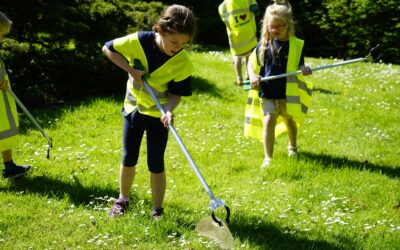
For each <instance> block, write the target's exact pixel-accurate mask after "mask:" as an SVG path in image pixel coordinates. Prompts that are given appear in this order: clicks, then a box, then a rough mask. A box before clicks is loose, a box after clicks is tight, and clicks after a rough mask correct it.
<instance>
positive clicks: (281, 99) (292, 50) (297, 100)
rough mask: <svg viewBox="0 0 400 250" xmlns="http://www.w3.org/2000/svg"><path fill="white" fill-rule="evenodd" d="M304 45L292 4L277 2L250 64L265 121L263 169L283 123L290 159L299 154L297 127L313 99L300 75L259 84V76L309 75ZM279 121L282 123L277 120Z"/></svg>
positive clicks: (268, 14) (268, 12) (269, 10)
mask: <svg viewBox="0 0 400 250" xmlns="http://www.w3.org/2000/svg"><path fill="white" fill-rule="evenodd" d="M303 44H304V41H303V40H300V39H298V38H297V37H295V27H294V20H293V14H292V8H291V6H290V3H289V2H287V1H285V0H283V1H282V0H281V1H274V2H273V3H272V4H271V5H269V6H268V7H267V9H266V12H265V15H264V19H263V24H262V31H261V39H260V42H259V43H258V44H257V46H256V49H255V50H254V51H253V53H252V55H251V58H250V60H249V63H248V72H249V77H250V83H251V86H252V88H254V89H258V90H259V98H260V102H261V109H262V112H263V115H264V118H263V135H262V138H263V144H264V155H265V158H264V160H263V163H262V165H261V167H262V168H264V167H267V166H268V165H269V164H270V162H271V160H272V154H273V150H274V143H275V134H276V133H275V127H276V125H277V124H278V123H280V121H282V122H283V123H284V125H285V126H286V129H287V132H288V137H289V146H288V154H289V156H295V155H296V154H297V127H298V126H299V123H300V122H302V120H303V119H304V115H305V112H306V111H307V108H308V105H306V104H305V103H304V102H302V101H303V99H307V98H303V97H306V96H307V95H311V88H312V86H311V85H310V84H308V83H306V82H305V81H304V79H303V77H302V76H301V75H297V76H291V77H286V78H279V79H275V80H270V81H265V82H260V81H259V80H260V76H262V77H266V76H272V75H278V74H284V73H286V72H292V71H297V70H298V69H299V68H300V69H301V71H302V73H303V75H310V74H311V73H312V72H311V69H310V68H309V67H306V66H304V56H303V53H302V49H303ZM278 118H280V119H281V120H278Z"/></svg>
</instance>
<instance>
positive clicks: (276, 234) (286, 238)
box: [229, 217, 354, 250]
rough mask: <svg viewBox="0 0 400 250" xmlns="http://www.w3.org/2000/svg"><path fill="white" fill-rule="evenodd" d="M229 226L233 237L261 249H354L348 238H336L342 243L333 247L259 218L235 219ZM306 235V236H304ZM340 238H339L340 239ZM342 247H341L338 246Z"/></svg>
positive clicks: (320, 240) (330, 244)
mask: <svg viewBox="0 0 400 250" xmlns="http://www.w3.org/2000/svg"><path fill="white" fill-rule="evenodd" d="M235 218H237V217H233V221H232V222H231V223H230V224H229V228H230V230H231V233H232V235H233V236H234V237H235V238H239V239H240V241H241V242H249V243H250V244H251V245H254V246H257V247H259V248H260V249H285V250H286V249H296V250H297V249H324V250H325V249H332V250H336V249H352V248H353V247H354V246H353V242H352V241H351V240H350V239H347V238H340V236H337V235H336V236H335V237H336V240H337V241H338V242H340V243H338V244H337V245H333V244H332V243H330V242H327V241H324V240H322V239H318V240H313V239H307V238H306V237H305V235H306V233H301V232H297V231H296V232H294V233H293V234H292V233H290V232H291V231H292V230H291V229H290V228H286V229H285V228H280V227H277V226H276V225H274V224H272V223H268V222H265V220H262V222H261V223H260V222H259V221H260V219H261V218H258V217H250V218H249V217H247V218H245V220H244V221H242V220H240V218H239V220H237V219H235ZM303 235H304V236H303ZM338 237H339V238H338ZM338 245H340V247H339V246H338Z"/></svg>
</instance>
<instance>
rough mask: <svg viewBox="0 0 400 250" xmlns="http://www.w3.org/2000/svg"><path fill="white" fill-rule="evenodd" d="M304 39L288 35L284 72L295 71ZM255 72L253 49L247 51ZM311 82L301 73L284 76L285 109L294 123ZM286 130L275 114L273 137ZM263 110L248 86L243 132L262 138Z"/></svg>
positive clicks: (304, 104)
mask: <svg viewBox="0 0 400 250" xmlns="http://www.w3.org/2000/svg"><path fill="white" fill-rule="evenodd" d="M303 45H304V41H303V40H300V39H298V38H296V37H294V36H291V37H290V38H289V58H288V63H287V68H286V72H293V71H297V70H298V67H299V62H300V57H301V51H302V49H303ZM249 60H251V62H252V64H253V67H254V72H256V73H257V74H260V70H261V66H260V65H259V64H258V60H257V53H256V49H254V50H253V52H252V54H251V55H250V58H249ZM312 88H313V85H312V84H311V83H310V82H306V81H305V80H304V77H303V76H302V75H301V74H298V75H293V76H288V77H286V109H287V113H288V114H289V115H291V116H292V117H293V120H294V121H295V122H296V124H297V127H300V125H301V124H302V123H303V121H304V119H305V116H306V113H307V110H308V108H309V107H310V105H311V94H312ZM285 131H286V126H285V124H284V122H283V120H282V118H281V117H279V118H278V121H277V125H276V129H275V137H277V136H279V135H280V134H282V133H283V132H285ZM262 132H263V113H262V108H261V103H260V98H259V93H258V90H254V89H252V90H250V91H249V94H248V96H247V102H246V108H245V123H244V135H245V136H248V137H252V138H255V139H258V140H260V141H261V142H262V141H263V139H262Z"/></svg>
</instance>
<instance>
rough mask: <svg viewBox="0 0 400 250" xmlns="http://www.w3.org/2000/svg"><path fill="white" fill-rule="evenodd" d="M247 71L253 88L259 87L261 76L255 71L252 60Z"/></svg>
mask: <svg viewBox="0 0 400 250" xmlns="http://www.w3.org/2000/svg"><path fill="white" fill-rule="evenodd" d="M247 72H248V74H249V81H250V85H251V88H252V89H258V88H259V86H260V78H261V77H260V76H259V75H257V74H256V73H255V72H254V67H253V63H252V62H251V60H249V62H248V63H247Z"/></svg>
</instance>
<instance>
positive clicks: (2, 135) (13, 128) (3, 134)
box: [0, 90, 18, 140]
mask: <svg viewBox="0 0 400 250" xmlns="http://www.w3.org/2000/svg"><path fill="white" fill-rule="evenodd" d="M1 92H2V94H3V99H4V105H5V108H6V114H7V120H8V123H9V126H10V128H9V129H7V130H3V131H0V140H3V139H6V138H9V137H11V136H14V135H17V134H18V127H17V123H16V122H15V119H14V116H13V114H12V112H11V106H10V103H9V101H8V96H7V92H6V91H5V90H3V91H1ZM1 122H2V123H3V122H7V121H1Z"/></svg>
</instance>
